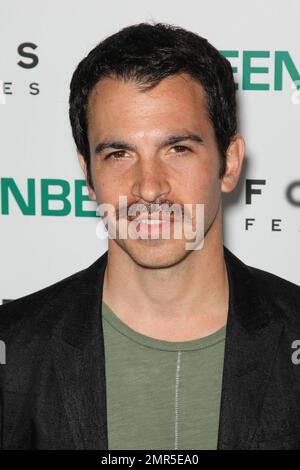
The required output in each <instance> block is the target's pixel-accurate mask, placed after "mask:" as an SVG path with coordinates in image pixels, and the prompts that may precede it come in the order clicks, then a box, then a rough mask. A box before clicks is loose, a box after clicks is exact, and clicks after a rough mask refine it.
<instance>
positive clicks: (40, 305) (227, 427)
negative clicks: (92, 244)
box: [0, 248, 300, 449]
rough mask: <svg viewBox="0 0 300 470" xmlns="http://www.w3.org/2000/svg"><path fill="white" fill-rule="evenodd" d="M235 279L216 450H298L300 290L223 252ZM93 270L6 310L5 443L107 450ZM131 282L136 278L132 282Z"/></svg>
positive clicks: (0, 369)
mask: <svg viewBox="0 0 300 470" xmlns="http://www.w3.org/2000/svg"><path fill="white" fill-rule="evenodd" d="M224 255H225V261H226V265H227V272H228V276H229V288H230V309H229V316H228V323H227V332H226V344H225V358H224V372H223V385H222V399H221V412H220V426H219V437H218V449H300V364H299V365H297V364H295V363H294V362H295V361H294V362H293V361H292V354H293V352H294V349H292V343H293V342H294V341H295V340H300V287H299V286H296V285H295V284H292V283H290V282H288V281H286V280H283V279H281V278H279V277H277V276H275V275H272V274H270V273H267V272H265V271H262V270H259V269H256V268H253V267H249V266H247V265H245V264H244V263H243V262H242V261H241V260H239V259H238V258H237V257H236V256H234V255H233V254H232V253H231V252H230V251H229V250H228V249H226V248H224ZM106 264H107V252H106V253H104V254H103V255H102V256H101V257H100V258H99V259H97V260H96V261H95V262H94V263H93V264H92V265H91V266H90V267H88V268H87V269H84V270H82V271H80V272H78V273H76V274H73V275H72V276H70V277H68V278H66V279H63V280H62V281H59V282H57V283H56V284H54V285H51V286H49V287H47V288H45V289H43V290H40V291H38V292H35V293H33V294H30V295H28V296H26V297H22V298H20V299H18V300H15V301H13V302H10V303H7V304H5V305H3V306H1V307H0V340H2V341H5V343H6V364H2V365H0V426H1V428H0V446H1V448H2V449H107V448H108V443H107V416H106V413H107V410H106V385H105V359H104V341H103V331H102V322H101V302H102V288H103V277H104V272H105V267H106ZM128 282H130V281H128Z"/></svg>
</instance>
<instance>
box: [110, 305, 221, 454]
mask: <svg viewBox="0 0 300 470" xmlns="http://www.w3.org/2000/svg"><path fill="white" fill-rule="evenodd" d="M102 318H103V321H102V325H103V334H104V347H105V368H106V387H107V388H106V390H107V426H108V448H109V449H112V450H117V449H122V450H128V449H130V450H133V449H135V450H137V449H142V450H158V449H161V450H162V449H165V450H170V449H180V450H182V449H194V450H201V449H216V448H217V438H218V427H219V414H220V398H221V388H222V374H223V359H224V345H225V335H226V325H225V326H223V327H222V328H221V329H219V330H218V331H216V332H215V333H213V334H211V335H209V336H206V337H204V338H199V339H195V340H191V341H182V342H173V341H163V340H159V339H156V338H152V337H149V336H146V335H143V334H141V333H138V332H137V331H135V330H133V329H132V328H130V327H129V326H128V325H126V323H124V322H123V321H122V320H121V319H119V317H118V316H117V315H116V314H115V313H114V312H113V311H112V310H111V309H110V308H109V307H108V305H107V304H106V303H105V302H104V301H103V302H102Z"/></svg>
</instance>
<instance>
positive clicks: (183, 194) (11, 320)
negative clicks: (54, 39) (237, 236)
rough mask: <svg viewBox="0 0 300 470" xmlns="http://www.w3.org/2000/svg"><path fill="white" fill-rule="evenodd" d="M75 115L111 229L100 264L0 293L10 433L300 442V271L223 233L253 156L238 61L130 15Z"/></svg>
mask: <svg viewBox="0 0 300 470" xmlns="http://www.w3.org/2000/svg"><path fill="white" fill-rule="evenodd" d="M70 119H71V125H72V130H73V136H74V139H75V142H76V146H77V149H78V156H79V161H80V164H81V166H82V169H83V171H84V174H85V177H86V181H87V185H88V189H89V195H90V198H91V200H94V201H96V202H97V203H98V204H99V205H100V207H101V204H105V205H106V206H105V207H109V206H111V207H114V208H115V209H116V211H115V215H116V217H115V219H113V217H108V216H107V218H106V222H107V224H108V225H107V227H110V228H108V233H109V235H111V233H112V231H113V228H116V232H115V236H114V237H113V236H109V239H108V251H107V252H105V253H104V254H103V255H102V256H101V257H100V258H99V259H98V260H96V262H95V263H93V264H92V265H91V266H90V267H88V268H86V269H84V270H82V271H80V272H78V273H76V274H74V275H72V276H70V277H68V278H66V279H64V280H62V281H60V282H58V283H56V284H54V285H52V286H50V287H47V288H45V289H43V290H41V291H39V292H36V293H34V294H31V295H29V296H26V297H24V298H21V299H18V300H16V301H14V302H11V303H10V304H7V305H5V306H2V307H1V309H0V338H1V339H2V340H4V341H5V344H6V346H7V363H6V364H5V365H3V366H1V446H2V448H4V449H31V448H33V449H269V448H281V449H282V448H288V449H295V448H300V406H299V398H300V366H298V365H297V360H295V358H296V356H295V352H296V351H295V350H294V349H293V347H294V346H295V344H296V343H295V340H297V339H300V288H299V287H298V286H296V285H294V284H292V283H290V282H288V281H286V280H283V279H281V278H279V277H277V276H275V275H272V274H270V273H267V272H264V271H261V270H258V269H255V268H252V267H249V266H246V265H245V264H244V263H243V262H242V261H240V260H239V259H238V258H236V257H235V256H234V255H233V254H232V253H231V252H230V251H229V250H227V249H226V248H225V247H223V241H222V212H221V194H222V193H223V192H229V191H232V190H233V189H234V187H235V186H236V184H237V181H238V179H239V175H240V172H241V168H242V163H243V157H244V141H243V138H242V136H241V135H240V134H239V133H238V132H237V123H236V102H235V86H234V80H233V75H232V71H231V67H230V64H229V62H228V61H227V60H226V59H225V58H224V57H222V56H221V54H219V53H218V51H217V50H216V49H215V48H214V47H213V46H212V45H210V44H209V43H208V42H207V40H205V39H203V38H201V37H200V36H198V35H196V34H194V33H191V32H188V31H185V30H184V29H181V28H178V27H173V26H170V25H165V24H160V23H159V24H147V23H142V24H138V25H134V26H131V27H127V28H124V29H123V30H121V31H119V32H118V33H116V34H114V35H113V36H111V37H108V38H107V39H105V40H104V41H103V42H101V43H100V44H99V45H98V46H96V47H95V48H94V49H93V50H92V51H91V52H90V53H89V55H88V56H87V57H86V58H85V59H84V60H82V62H81V63H80V64H79V65H78V67H77V69H76V71H75V73H74V75H73V78H72V82H71V93H70ZM120 196H122V197H126V201H127V204H126V205H125V215H124V210H123V212H122V209H124V207H121V206H122V205H120V204H119V201H120V199H119V198H120ZM136 205H138V207H139V208H141V207H142V210H140V212H138V211H135V210H132V209H136ZM153 206H154V207H155V209H154V210H153ZM173 206H174V207H175V208H176V207H177V209H178V207H179V212H177V213H176V212H175V210H173ZM186 207H188V208H189V210H188V211H187V212H184V209H185V208H186ZM197 207H200V208H201V207H204V213H203V212H201V210H200V211H199V212H197V210H196V209H197ZM168 208H169V209H170V210H169V211H168ZM183 212H184V214H185V215H186V214H187V215H188V216H189V217H187V218H186V219H185V218H184V219H182V218H180V217H178V215H182V214H183ZM105 214H107V213H105ZM199 214H200V216H201V214H202V215H204V216H203V217H202V218H201V217H200V220H199V217H198V216H197V215H199ZM102 215H103V214H102ZM166 215H167V216H168V218H167V217H166ZM113 220H114V221H115V225H110V226H109V223H112V222H113ZM159 221H160V222H159ZM187 221H189V224H190V225H189V224H188V222H187ZM121 222H126V223H127V222H128V223H129V224H130V223H131V224H132V223H133V226H132V225H131V228H129V226H128V225H127V226H126V229H125V232H124V231H123V235H124V233H125V235H127V236H124V237H122V236H121ZM178 225H181V227H183V226H185V227H186V226H188V225H189V226H190V228H192V229H195V231H194V233H195V234H196V243H195V244H194V246H193V249H189V248H187V246H188V245H187V242H188V236H187V235H186V232H184V234H183V235H182V236H181V237H178V238H176V237H175V235H174V234H175V228H176V227H177V228H178ZM165 228H168V229H170V231H169V234H170V236H169V237H166V238H163V236H162V233H163V229H165ZM134 232H135V234H136V233H139V234H140V236H139V237H138V238H137V237H136V236H128V235H130V234H133V233H134ZM199 234H200V235H201V234H202V236H200V238H199V237H198V239H197V235H199ZM142 235H143V236H142ZM152 235H155V236H153V237H152ZM293 354H294V356H293Z"/></svg>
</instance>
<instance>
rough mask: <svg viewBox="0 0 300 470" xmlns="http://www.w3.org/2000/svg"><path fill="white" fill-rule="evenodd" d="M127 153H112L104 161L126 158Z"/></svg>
mask: <svg viewBox="0 0 300 470" xmlns="http://www.w3.org/2000/svg"><path fill="white" fill-rule="evenodd" d="M125 153H126V152H125V150H117V151H116V152H111V153H109V154H108V155H106V157H105V158H104V160H108V159H110V160H117V159H120V158H122V157H124V154H125Z"/></svg>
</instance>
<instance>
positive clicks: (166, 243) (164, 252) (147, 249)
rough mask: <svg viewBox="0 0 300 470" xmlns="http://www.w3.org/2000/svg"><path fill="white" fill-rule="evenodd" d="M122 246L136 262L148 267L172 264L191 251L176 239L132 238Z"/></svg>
mask: <svg viewBox="0 0 300 470" xmlns="http://www.w3.org/2000/svg"><path fill="white" fill-rule="evenodd" d="M176 245H177V246H176ZM122 248H123V249H124V250H125V251H126V253H127V254H128V255H129V256H130V257H131V258H132V259H133V261H134V262H135V263H136V264H138V265H139V266H141V267H144V268H149V269H161V268H168V267H171V266H174V265H176V264H178V263H180V262H181V261H182V260H184V259H185V258H186V257H187V256H188V255H189V253H191V252H190V251H187V250H185V247H184V244H180V245H179V244H178V240H175V241H174V240H173V242H172V243H170V240H134V241H132V242H131V243H130V244H126V246H122Z"/></svg>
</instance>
